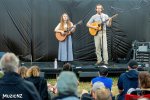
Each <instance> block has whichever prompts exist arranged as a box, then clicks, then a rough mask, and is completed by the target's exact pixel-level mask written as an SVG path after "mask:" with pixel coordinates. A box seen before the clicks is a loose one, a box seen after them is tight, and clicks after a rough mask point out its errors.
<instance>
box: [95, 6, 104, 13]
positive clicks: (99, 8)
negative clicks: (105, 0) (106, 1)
mask: <svg viewBox="0 0 150 100" xmlns="http://www.w3.org/2000/svg"><path fill="white" fill-rule="evenodd" d="M95 9H96V12H97V13H98V14H100V13H101V12H102V11H103V10H104V8H103V6H102V5H101V4H97V5H96V7H95Z"/></svg>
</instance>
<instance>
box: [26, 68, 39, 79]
mask: <svg viewBox="0 0 150 100" xmlns="http://www.w3.org/2000/svg"><path fill="white" fill-rule="evenodd" d="M27 76H28V77H31V76H33V77H39V76H40V68H39V67H38V66H32V67H31V68H29V69H28V71H27Z"/></svg>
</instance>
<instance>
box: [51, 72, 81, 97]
mask: <svg viewBox="0 0 150 100" xmlns="http://www.w3.org/2000/svg"><path fill="white" fill-rule="evenodd" d="M77 86H78V80H77V77H76V75H75V74H74V73H73V72H70V71H63V72H61V73H60V75H59V78H58V81H57V90H58V96H56V97H55V98H53V100H79V98H78V96H77Z"/></svg>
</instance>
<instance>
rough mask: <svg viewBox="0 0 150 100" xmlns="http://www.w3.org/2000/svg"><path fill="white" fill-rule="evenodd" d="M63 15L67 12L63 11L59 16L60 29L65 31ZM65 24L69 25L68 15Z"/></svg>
mask: <svg viewBox="0 0 150 100" xmlns="http://www.w3.org/2000/svg"><path fill="white" fill-rule="evenodd" d="M63 15H67V16H68V14H67V13H63V14H62V15H61V18H60V29H61V30H63V31H65V30H64V23H65V21H64V19H63ZM67 25H68V28H69V27H71V21H70V19H69V16H68V20H67Z"/></svg>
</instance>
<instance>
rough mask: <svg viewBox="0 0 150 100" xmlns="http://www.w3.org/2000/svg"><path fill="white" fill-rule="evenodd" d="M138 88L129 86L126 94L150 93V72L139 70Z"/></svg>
mask: <svg viewBox="0 0 150 100" xmlns="http://www.w3.org/2000/svg"><path fill="white" fill-rule="evenodd" d="M138 82H139V88H136V89H134V88H130V89H129V90H128V92H127V94H135V95H144V94H150V73H148V72H140V73H139V76H138Z"/></svg>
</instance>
